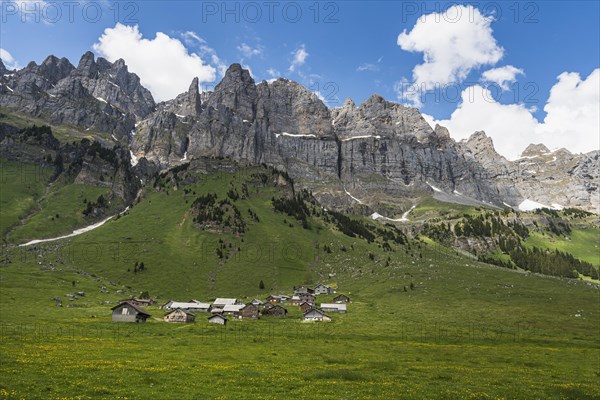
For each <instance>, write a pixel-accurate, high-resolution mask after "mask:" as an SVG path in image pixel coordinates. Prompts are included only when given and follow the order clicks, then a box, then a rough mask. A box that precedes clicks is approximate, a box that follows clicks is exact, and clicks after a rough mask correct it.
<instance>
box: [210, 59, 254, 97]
mask: <svg viewBox="0 0 600 400" xmlns="http://www.w3.org/2000/svg"><path fill="white" fill-rule="evenodd" d="M232 83H244V84H247V85H249V84H251V85H254V79H252V76H251V75H250V71H248V70H247V69H244V68H242V66H241V65H240V64H237V63H236V64H231V65H230V66H229V68H227V71H226V72H225V76H224V77H223V80H221V82H220V83H219V84H218V85H217V88H215V91H216V90H218V87H219V85H223V86H227V85H229V84H232Z"/></svg>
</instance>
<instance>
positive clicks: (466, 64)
mask: <svg viewBox="0 0 600 400" xmlns="http://www.w3.org/2000/svg"><path fill="white" fill-rule="evenodd" d="M492 21H493V19H492V18H490V17H487V16H484V15H482V14H481V13H480V12H479V10H478V9H476V8H474V7H473V6H470V5H469V6H463V5H454V6H452V7H450V8H449V9H448V11H446V12H444V13H443V14H439V13H431V14H427V15H424V16H422V17H421V18H419V19H418V20H417V22H416V23H415V26H414V27H413V28H412V30H411V31H410V32H407V31H406V30H404V31H403V32H402V33H400V35H398V39H397V44H398V46H400V48H401V49H402V50H405V51H409V52H420V53H423V63H422V64H419V65H416V66H415V67H414V69H413V76H412V78H413V81H414V83H415V84H416V85H417V87H418V88H420V90H419V91H416V92H417V93H416V94H413V95H412V97H411V98H410V99H408V100H409V101H412V102H413V103H415V104H419V98H418V97H419V96H418V95H419V93H422V92H423V91H427V90H432V89H435V87H436V85H445V84H449V83H455V82H461V81H463V80H464V79H465V78H466V77H467V75H468V74H469V72H470V71H471V70H473V69H474V68H478V67H480V66H483V65H494V64H495V63H497V62H498V61H499V60H500V59H501V58H502V56H503V54H504V49H503V48H502V47H500V46H499V45H498V43H496V39H494V37H493V35H492V28H491V26H490V24H491V22H492Z"/></svg>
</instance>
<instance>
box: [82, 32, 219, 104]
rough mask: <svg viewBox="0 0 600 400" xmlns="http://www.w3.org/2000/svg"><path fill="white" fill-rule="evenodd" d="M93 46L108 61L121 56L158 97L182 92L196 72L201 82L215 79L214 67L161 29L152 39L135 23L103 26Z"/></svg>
mask: <svg viewBox="0 0 600 400" xmlns="http://www.w3.org/2000/svg"><path fill="white" fill-rule="evenodd" d="M93 47H94V50H95V51H96V52H98V53H99V54H100V55H102V56H104V57H105V58H107V59H108V60H109V61H111V62H112V61H115V60H117V59H119V58H122V59H124V60H125V62H126V63H127V66H128V67H129V69H130V71H132V72H135V73H136V74H137V75H139V77H140V80H141V82H142V84H143V85H144V86H146V87H147V88H148V89H149V90H150V91H151V92H152V95H153V96H154V97H155V98H156V100H158V101H164V100H169V99H172V98H174V97H175V96H177V95H178V94H180V93H183V92H185V91H186V90H187V89H188V87H189V85H190V82H191V81H192V79H193V78H194V77H196V76H197V77H198V78H199V80H200V82H211V81H213V80H214V79H215V68H214V67H212V66H210V65H207V64H206V63H205V61H203V60H202V59H201V58H200V57H199V56H198V55H197V54H195V53H189V52H188V50H187V49H186V48H185V46H184V45H183V44H182V43H181V42H180V41H179V40H178V39H174V38H171V37H169V36H167V35H165V34H164V33H162V32H157V33H156V37H155V38H154V39H145V38H143V37H142V34H141V33H140V31H139V29H138V26H137V25H135V26H126V25H122V24H120V23H117V24H116V25H115V27H114V28H106V29H105V30H104V33H103V34H102V36H100V38H99V39H98V43H95V44H94V46H93Z"/></svg>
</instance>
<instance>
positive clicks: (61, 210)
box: [9, 184, 107, 243]
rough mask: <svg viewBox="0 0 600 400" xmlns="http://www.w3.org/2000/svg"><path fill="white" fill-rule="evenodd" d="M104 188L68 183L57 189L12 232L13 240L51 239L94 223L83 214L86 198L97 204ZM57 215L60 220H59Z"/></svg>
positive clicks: (11, 238) (51, 191)
mask: <svg viewBox="0 0 600 400" xmlns="http://www.w3.org/2000/svg"><path fill="white" fill-rule="evenodd" d="M101 194H105V195H106V194H107V190H106V189H105V188H98V187H95V186H90V185H78V184H68V185H63V186H60V185H59V186H54V187H53V188H52V189H51V190H50V191H49V193H48V194H47V195H46V197H45V198H44V199H43V200H42V201H41V203H40V209H39V210H38V211H37V212H36V213H35V214H34V215H32V216H31V218H29V219H28V220H27V222H26V223H25V224H24V225H21V226H18V227H17V228H16V229H15V230H14V231H13V232H11V234H10V236H9V239H10V240H11V241H14V242H17V243H22V242H27V241H28V240H32V239H41V238H50V237H56V236H60V235H63V234H67V233H71V232H72V231H73V230H74V229H76V228H80V227H83V226H86V225H89V224H91V223H92V220H91V219H90V218H87V217H85V216H84V215H83V213H82V212H83V210H84V209H85V204H84V203H83V200H84V199H87V200H89V201H92V202H93V201H96V199H97V198H98V196H100V195H101ZM57 216H58V217H57Z"/></svg>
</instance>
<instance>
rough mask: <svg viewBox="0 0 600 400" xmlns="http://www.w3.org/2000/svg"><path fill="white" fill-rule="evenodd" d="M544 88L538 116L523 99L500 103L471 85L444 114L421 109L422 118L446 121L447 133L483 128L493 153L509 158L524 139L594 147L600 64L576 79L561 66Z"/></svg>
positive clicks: (599, 115)
mask: <svg viewBox="0 0 600 400" xmlns="http://www.w3.org/2000/svg"><path fill="white" fill-rule="evenodd" d="M557 79H558V82H557V83H556V84H554V86H553V87H552V89H551V90H550V97H549V98H548V101H547V102H546V105H545V106H544V111H546V113H547V115H546V118H545V119H544V121H543V122H541V123H540V122H539V121H538V120H537V119H536V118H535V117H534V116H533V115H532V112H533V110H532V109H528V108H527V107H525V106H524V105H523V104H500V103H498V102H496V101H495V100H494V99H493V98H492V95H491V93H490V92H489V90H488V89H485V88H483V87H482V86H480V85H475V86H471V87H469V88H467V89H465V90H464V91H463V92H462V101H461V103H460V104H459V106H458V107H457V108H456V110H454V112H453V113H452V115H451V116H450V118H449V119H447V120H441V121H438V120H435V119H434V118H432V117H431V116H429V115H423V116H424V117H425V119H426V120H427V122H428V123H429V124H430V125H431V126H434V125H435V124H436V123H438V124H440V125H443V126H445V127H447V128H448V129H449V130H450V134H451V136H452V137H453V138H454V139H456V140H460V139H466V138H468V137H469V136H470V135H471V134H472V133H473V132H475V131H479V130H484V131H485V132H486V134H487V135H488V136H490V137H491V138H492V139H493V141H494V145H495V147H496V150H497V151H498V153H500V154H502V155H504V156H505V157H507V158H508V159H515V158H518V156H519V155H520V154H521V152H522V151H523V150H524V149H525V147H527V145H529V144H530V143H544V144H545V145H546V146H548V147H549V148H551V149H557V148H561V147H564V148H566V149H568V150H570V151H571V152H575V153H579V152H588V151H592V150H597V149H598V148H599V147H600V146H599V132H598V131H599V129H600V69H596V70H594V71H593V72H592V73H591V74H590V75H589V76H588V77H587V78H586V79H584V80H582V79H581V77H580V76H579V74H577V73H568V72H564V73H562V74H560V75H559V76H558V78H557Z"/></svg>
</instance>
